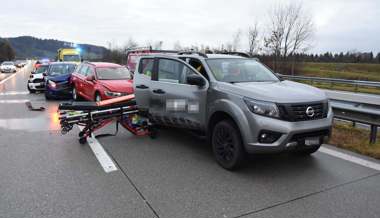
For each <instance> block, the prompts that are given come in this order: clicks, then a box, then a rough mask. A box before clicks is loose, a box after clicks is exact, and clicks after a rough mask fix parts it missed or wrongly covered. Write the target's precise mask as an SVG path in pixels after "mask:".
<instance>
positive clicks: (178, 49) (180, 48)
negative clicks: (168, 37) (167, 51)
mask: <svg viewBox="0 0 380 218" xmlns="http://www.w3.org/2000/svg"><path fill="white" fill-rule="evenodd" d="M173 49H174V50H176V51H181V50H183V48H182V45H181V42H180V41H178V40H177V41H176V42H175V43H174V46H173Z"/></svg>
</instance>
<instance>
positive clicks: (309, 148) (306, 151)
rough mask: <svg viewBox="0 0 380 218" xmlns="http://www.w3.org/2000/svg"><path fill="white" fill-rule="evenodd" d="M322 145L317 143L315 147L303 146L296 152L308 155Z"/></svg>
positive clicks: (295, 152) (300, 154)
mask: <svg viewBox="0 0 380 218" xmlns="http://www.w3.org/2000/svg"><path fill="white" fill-rule="evenodd" d="M320 147H321V145H315V146H313V147H308V148H301V149H299V150H296V151H294V154H296V155H299V156H308V155H311V154H313V153H315V152H317V151H318V149H319V148H320Z"/></svg>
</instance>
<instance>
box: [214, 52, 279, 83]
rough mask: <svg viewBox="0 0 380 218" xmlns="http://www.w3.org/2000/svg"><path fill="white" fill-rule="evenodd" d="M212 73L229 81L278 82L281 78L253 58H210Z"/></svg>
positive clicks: (220, 79) (222, 79) (221, 79)
mask: <svg viewBox="0 0 380 218" xmlns="http://www.w3.org/2000/svg"><path fill="white" fill-rule="evenodd" d="M207 64H208V65H209V67H210V69H211V71H212V73H213V74H214V76H215V78H216V79H217V80H218V81H222V82H228V83H243V82H277V81H279V79H278V78H277V77H276V76H275V75H274V74H273V73H272V71H270V70H269V69H268V68H266V67H265V66H264V65H262V64H261V63H259V62H257V61H256V60H252V59H243V58H218V59H208V60H207Z"/></svg>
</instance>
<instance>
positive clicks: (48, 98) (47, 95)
mask: <svg viewBox="0 0 380 218" xmlns="http://www.w3.org/2000/svg"><path fill="white" fill-rule="evenodd" d="M45 99H46V100H52V99H53V98H52V97H51V96H50V95H49V94H48V93H47V92H46V91H45Z"/></svg>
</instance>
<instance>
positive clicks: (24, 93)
mask: <svg viewBox="0 0 380 218" xmlns="http://www.w3.org/2000/svg"><path fill="white" fill-rule="evenodd" d="M28 94H30V93H29V92H19V91H9V92H1V93H0V95H28Z"/></svg>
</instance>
